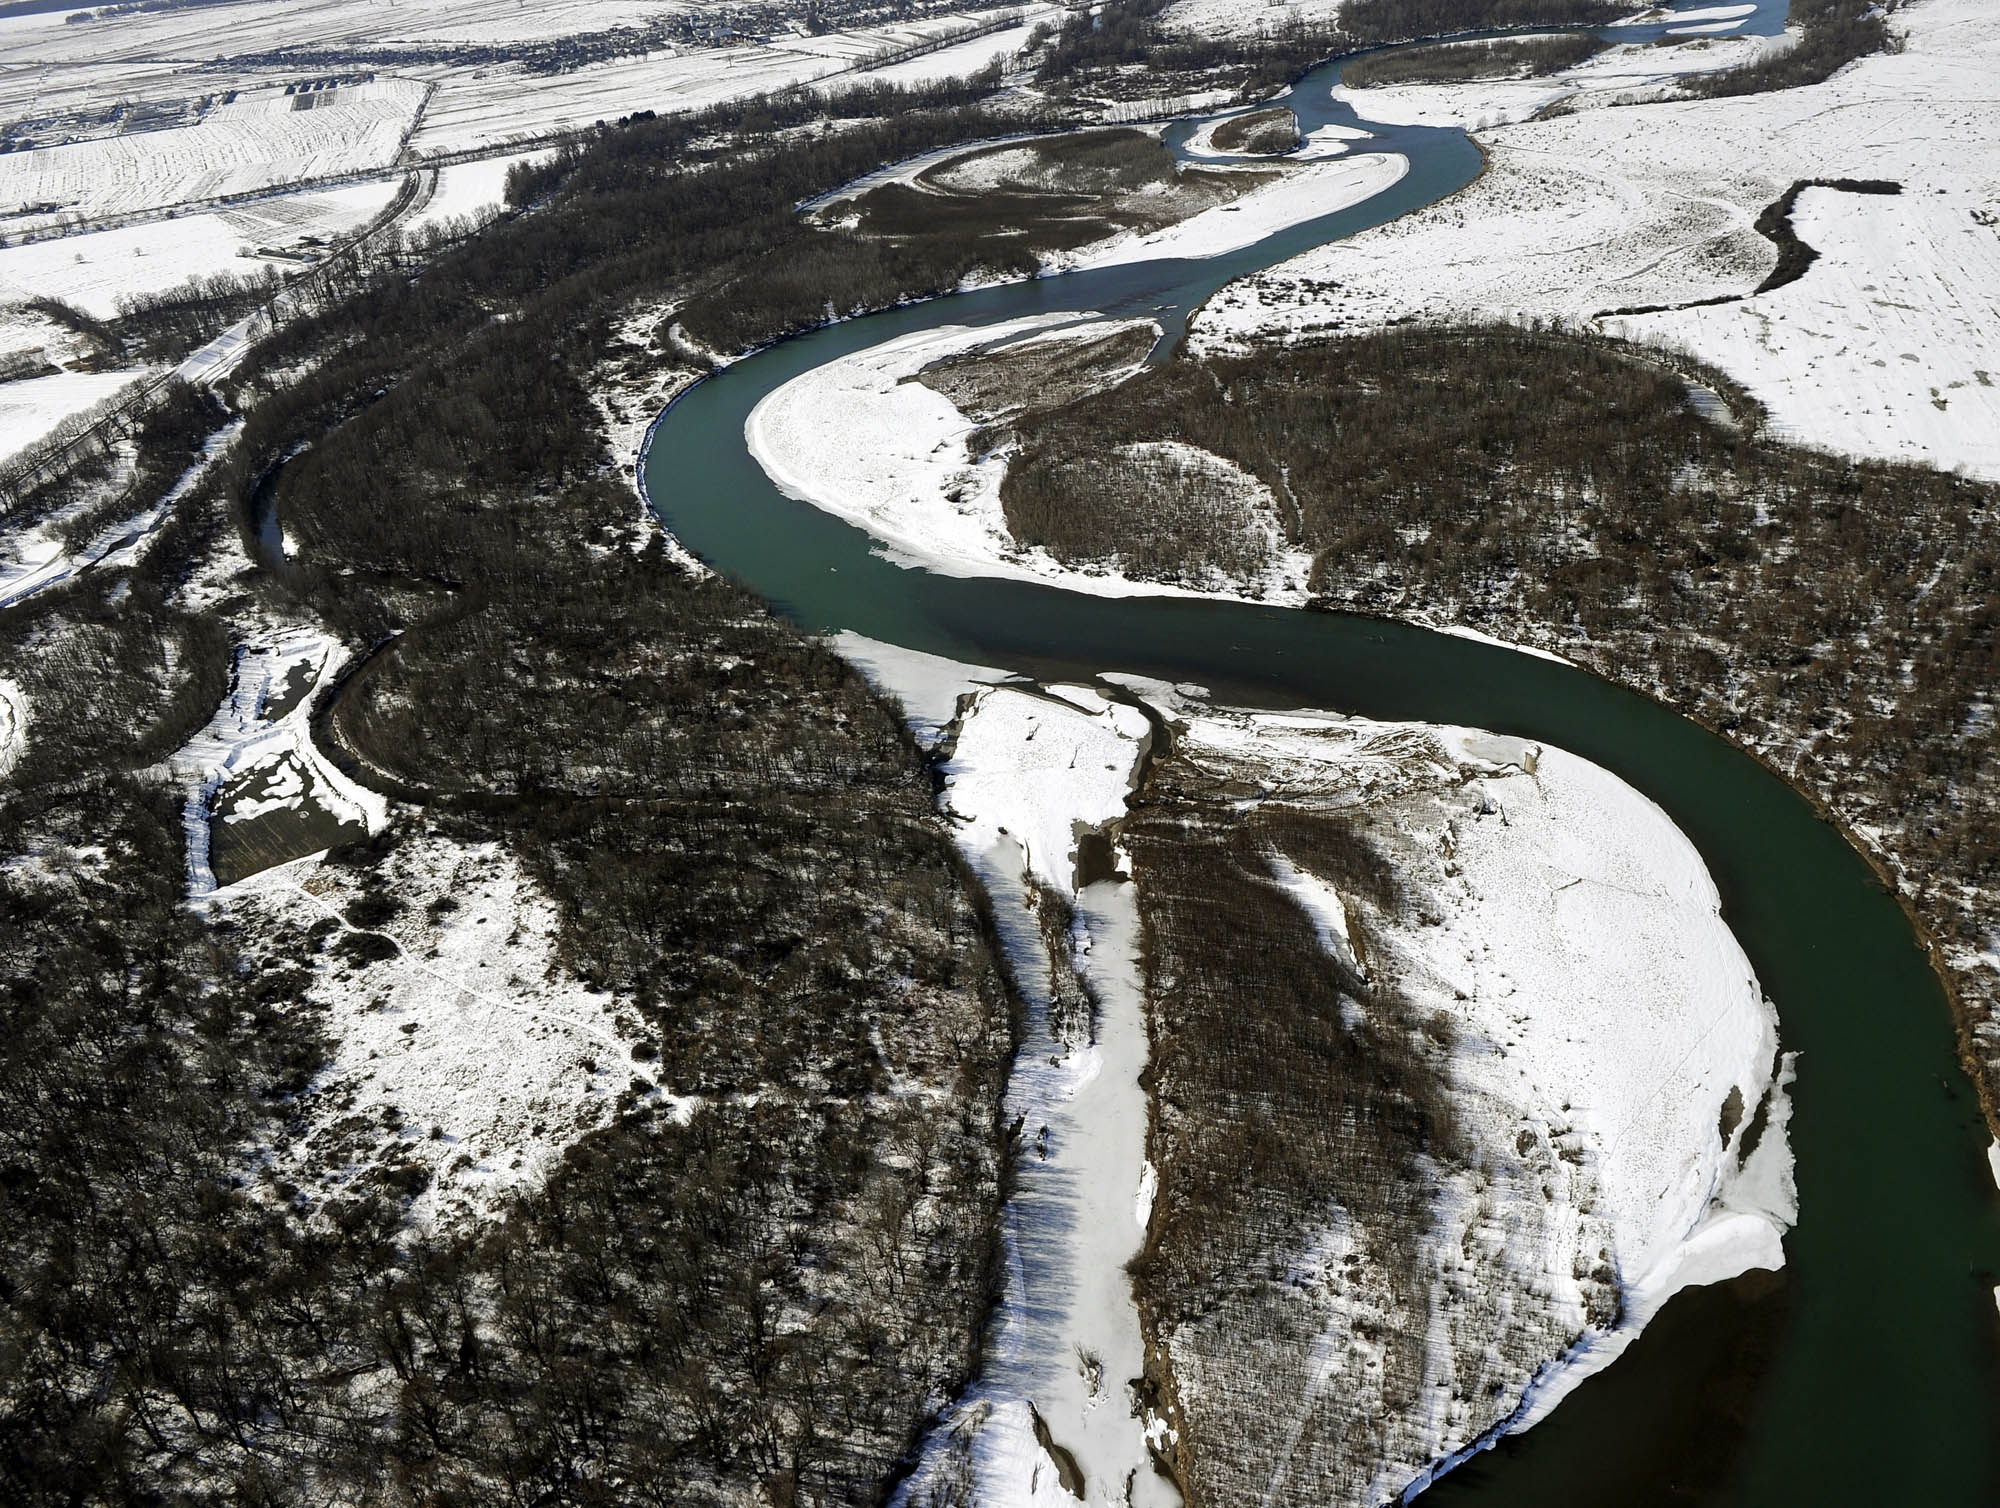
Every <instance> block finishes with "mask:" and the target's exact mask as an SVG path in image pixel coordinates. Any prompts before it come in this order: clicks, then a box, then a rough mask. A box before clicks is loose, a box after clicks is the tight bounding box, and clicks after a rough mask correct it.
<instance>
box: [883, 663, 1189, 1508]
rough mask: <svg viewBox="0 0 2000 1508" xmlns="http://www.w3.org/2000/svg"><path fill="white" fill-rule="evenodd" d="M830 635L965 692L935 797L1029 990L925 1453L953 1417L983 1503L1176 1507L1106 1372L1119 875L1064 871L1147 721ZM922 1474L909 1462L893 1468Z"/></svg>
mask: <svg viewBox="0 0 2000 1508" xmlns="http://www.w3.org/2000/svg"><path fill="white" fill-rule="evenodd" d="M847 647H852V648H859V649H861V651H862V652H863V654H864V655H868V656H869V658H867V659H866V660H865V661H864V664H865V666H866V668H867V669H868V671H869V673H870V676H871V679H874V680H876V682H877V684H878V685H882V686H883V687H884V688H885V689H887V690H889V691H891V692H892V693H893V694H898V695H899V696H901V697H903V698H904V699H905V700H906V701H907V702H908V703H909V704H912V705H916V706H926V705H928V706H930V707H931V708H932V710H933V712H935V711H936V710H937V703H938V701H939V699H940V693H941V692H942V691H944V689H945V688H947V687H949V688H950V693H949V694H950V696H951V698H952V700H953V701H954V702H955V701H956V698H957V697H958V695H959V694H961V693H963V694H964V695H965V697H966V699H967V700H966V704H965V706H964V708H963V710H962V711H961V712H960V713H959V714H958V717H957V720H956V722H955V724H954V725H953V727H952V735H953V737H954V743H953V747H952V753H951V758H950V761H949V763H948V764H947V765H946V788H945V793H944V796H943V798H942V799H943V803H944V806H945V809H946V811H947V814H948V815H949V816H950V817H951V818H952V819H953V821H954V824H955V826H956V838H957V842H958V845H959V848H960V850H961V852H963V853H964V854H965V856H966V858H967V860H968V861H969V862H970V863H971V864H972V865H973V867H974V868H975V869H976V870H977V871H978V873H979V875H980V877H981V879H982V881H983V882H984V883H985V885H986V888H987V891H988V893H989V895H990V896H991V897H992V900H993V904H994V908H995V915H996V924H997V926H998V929H999V931H1000V935H1001V939H1002V943H1003V946H1004V947H1005V948H1006V950H1007V954H1008V958H1009V961H1010V963H1011V965H1012V967H1013V970H1014V973H1015V976H1016V978H1017V979H1018V980H1019V981H1020V983H1021V986H1022V992H1023V994H1024V995H1025V996H1026V998H1027V1002H1028V1005H1029V1019H1028V1029H1027V1035H1026V1038H1025V1040H1024V1042H1023V1044H1022V1049H1021V1052H1020V1054H1019V1056H1018V1058H1017V1060H1016V1063H1015V1068H1014V1072H1013V1074H1012V1076H1011V1077H1010V1080H1009V1084H1008V1094H1007V1109H1006V1113H1007V1115H1008V1117H1009V1119H1010V1120H1011V1119H1013V1118H1015V1117H1019V1118H1020V1125H1021V1132H1020V1144H1019V1146H1018V1148H1017V1149H1016V1157H1015V1179H1016V1182H1015V1190H1014V1194H1013V1197H1012V1199H1011V1200H1010V1202H1009V1204H1008V1209H1007V1216H1006V1227H1005V1240H1006V1250H1007V1263H1008V1268H1007V1284H1006V1289H1005V1295H1004V1298H1003V1301H1002V1308H1001V1312H1000V1316H999V1319H998V1321H997V1323H996V1325H995V1329H994V1334H993V1336H992V1338H991V1339H990V1340H989V1342H988V1346H987V1351H986V1360H985V1368H984V1371H983V1373H982V1375H981V1376H980V1378H979V1380H978V1381H977V1382H976V1383H975V1384H974V1385H973V1386H972V1387H971V1388H970V1389H969V1390H968V1391H967V1393H966V1395H965V1396H964V1397H963V1398H962V1399H961V1400H960V1401H959V1403H958V1405H957V1407H956V1408H955V1409H954V1410H953V1413H952V1415H951V1418H950V1420H949V1421H948V1422H947V1424H946V1425H945V1426H944V1427H942V1428H941V1429H940V1430H939V1431H938V1432H937V1434H936V1436H935V1437H934V1439H933V1441H932V1448H931V1452H930V1459H929V1465H930V1466H931V1467H934V1466H935V1463H936V1459H937V1457H938V1456H939V1455H940V1454H941V1453H943V1452H945V1451H947V1450H948V1449H949V1448H950V1445H951V1443H952V1442H953V1441H954V1440H955V1439H964V1438H967V1437H969V1438H970V1454H971V1462H972V1468H973V1472H974V1475H975V1480H976V1482H977V1501H978V1502H980V1503H981V1504H982V1505H989V1508H1026V1505H1042V1508H1061V1505H1062V1504H1064V1503H1065V1502H1068V1503H1074V1502H1075V1501H1076V1500H1077V1498H1078V1497H1081V1498H1083V1500H1084V1501H1086V1502H1088V1503H1091V1504H1103V1505H1122V1504H1126V1503H1131V1504H1133V1505H1136V1508H1178V1504H1179V1501H1180V1500H1179V1495H1178V1494H1177V1493H1175V1492H1174V1491H1173V1489H1172V1487H1171V1486H1170V1485H1169V1484H1167V1483H1166V1482H1165V1480H1164V1479H1163V1478H1160V1477H1159V1476H1157V1475H1156V1474H1155V1472H1154V1471H1153V1468H1152V1460H1151V1457H1150V1455H1149V1453H1148V1447H1147V1433H1146V1431H1147V1427H1148V1423H1149V1421H1148V1420H1146V1419H1145V1418H1143V1417H1142V1416H1141V1411H1140V1410H1139V1408H1138V1406H1137V1401H1136V1399H1135V1398H1134V1397H1133V1396H1132V1393H1131V1390H1130V1389H1129V1388H1128V1387H1127V1385H1126V1383H1127V1380H1128V1379H1130V1378H1135V1377H1138V1376H1139V1375H1140V1373H1141V1371H1142V1370H1143V1365H1144V1348H1143V1341H1142V1337H1141V1333H1140V1327H1139V1316H1138V1311H1137V1308H1136V1307H1135V1304H1134V1301H1133V1295H1132V1286H1131V1280H1130V1278H1129V1277H1128V1276H1127V1274H1126V1271H1125V1264H1126V1263H1127V1262H1128V1261H1129V1260H1131V1258H1132V1257H1134V1256H1136V1255H1137V1254H1138V1251H1139V1247H1140V1244H1141V1242H1142V1241H1143V1240H1144V1237H1145V1229H1146V1220H1147V1217H1148V1214H1149V1213H1150V1209H1149V1205H1150V1201H1149V1198H1148V1196H1147V1194H1146V1189H1147V1169H1146V1163H1145V1156H1146V1114H1147V1112H1146V1094H1145V1091H1144V1090H1143V1089H1142V1088H1141V1087H1140V1084H1139V1076H1140V1073H1141V1072H1142V1071H1143V1070H1144V1068H1145V1065H1146V1058H1147V1052H1148V1049H1147V1039H1146V1010H1145V994H1144V987H1143V984H1142V981H1141V977H1140V964H1139V918H1138V910H1137V906H1136V903H1135V899H1134V897H1133V894H1132V887H1131V885H1130V883H1129V882H1126V881H1122V880H1115V879H1114V880H1101V881H1098V882H1096V883H1093V884H1089V885H1079V884H1078V876H1077V849H1078V837H1079V834H1080V833H1082V832H1084V831H1086V830H1100V829H1105V828H1107V827H1108V826H1109V825H1110V824H1115V823H1116V822H1117V821H1118V820H1119V819H1120V818H1122V817H1123V815H1124V812H1125V800H1126V796H1127V795H1128V794H1129V792H1130V791H1131V789H1132V787H1133V781H1134V779H1135V778H1136V775H1137V771H1138V767H1139V763H1140V761H1141V759H1142V758H1143V756H1144V753H1145V751H1146V749H1147V747H1148V745H1149V743H1150V740H1151V728H1150V726H1149V724H1148V723H1147V721H1146V718H1145V717H1144V715H1143V714H1142V713H1141V712H1139V711H1138V710H1137V709H1136V708H1134V707H1131V706H1127V705H1123V704H1121V703H1118V702H1114V701H1112V700H1110V699H1109V698H1107V697H1106V696H1104V695H1103V694H1102V693H1101V692H1099V691H1097V690H1095V689H1093V688H1090V687H1084V686H1056V687H1051V688H1049V690H1048V692H1046V693H1043V692H1040V691H1036V690H1033V689H1029V688H1021V687H1006V686H992V685H981V684H980V683H981V682H982V681H989V682H990V681H992V680H994V679H996V678H998V674H999V673H998V672H994V671H980V670H978V669H976V668H974V667H966V666H958V665H954V664H952V663H951V662H948V661H941V660H937V659H935V658H933V657H931V656H926V655H920V654H915V653H913V652H910V651H899V650H888V651H887V654H886V656H884V655H883V654H882V653H881V651H883V650H885V649H886V646H867V645H865V644H854V645H847V646H844V648H847ZM961 675H963V676H964V677H965V678H964V679H963V680H958V677H960V676H961ZM954 683H956V684H954ZM923 725H924V723H923V721H922V720H920V721H919V723H918V726H919V727H922V726H923ZM1047 893H1053V894H1054V895H1056V896H1060V897H1063V898H1066V899H1068V900H1070V901H1071V902H1072V903H1073V904H1074V905H1075V908H1076V916H1075V920H1074V922H1073V923H1072V924H1071V926H1070V928H1069V929H1068V932H1067V935H1066V937H1065V938H1064V941H1063V944H1062V945H1061V946H1062V947H1063V949H1064V951H1065V952H1066V953H1067V955H1068V956H1061V955H1060V954H1057V953H1054V952H1052V950H1051V946H1050V942H1049V931H1048V928H1049V924H1048V923H1047V921H1046V920H1045V919H1044V918H1043V916H1042V915H1041V912H1042V911H1043V909H1044V908H1045V907H1046V906H1048V905H1049V904H1051V903H1050V902H1049V901H1048V900H1047V899H1045V895H1046V894H1047ZM1058 930H1060V929H1058ZM1070 970H1073V971H1074V972H1075V974H1076V975H1077V976H1078V977H1080V978H1082V979H1086V980H1088V982H1089V984H1090V986H1091V987H1092V988H1093V990H1094V991H1095V992H1096V996H1097V1003H1098V1010H1097V1012H1096V1015H1095V1019H1094V1022H1092V1024H1091V1025H1090V1027H1089V1028H1086V1029H1079V1028H1078V1027H1076V1026H1074V1025H1070V1026H1065V1025H1064V1024H1063V1023H1062V1022H1061V1021H1060V1020H1059V1019H1057V1017H1056V1015H1055V1013H1054V1011H1053V1010H1052V1003H1053V997H1054V995H1055V993H1056V984H1055V980H1056V977H1057V975H1058V973H1059V972H1061V971H1070ZM1069 988H1070V991H1071V993H1072V994H1073V993H1074V990H1075V985H1074V983H1072V984H1071V985H1070V986H1069ZM1038 1422H1039V1424H1040V1427H1041V1429H1042V1430H1044V1431H1046V1434H1047V1437H1048V1438H1049V1440H1051V1441H1052V1442H1053V1443H1054V1444H1055V1445H1056V1446H1058V1447H1060V1448H1061V1449H1062V1450H1064V1451H1066V1452H1068V1453H1069V1455H1070V1457H1071V1458H1072V1459H1073V1461H1074V1463H1075V1465H1076V1466H1077V1467H1078V1468H1079V1469H1080V1471H1081V1474H1082V1482H1081V1483H1080V1484H1072V1485H1070V1486H1066V1485H1065V1483H1064V1481H1063V1478H1062V1475H1061V1473H1060V1471H1059V1469H1058V1466H1057V1463H1056V1459H1055V1457H1054V1456H1052V1455H1051V1453H1049V1452H1048V1451H1045V1450H1044V1449H1043V1448H1042V1445H1041V1443H1040V1441H1039V1440H1038V1438H1037V1423H1038ZM926 1480H927V1476H926V1472H925V1471H924V1470H920V1471H919V1473H918V1474H917V1477H916V1478H915V1479H914V1481H913V1484H912V1485H913V1487H917V1488H921V1487H922V1486H923V1485H924V1484H925V1482H926Z"/></svg>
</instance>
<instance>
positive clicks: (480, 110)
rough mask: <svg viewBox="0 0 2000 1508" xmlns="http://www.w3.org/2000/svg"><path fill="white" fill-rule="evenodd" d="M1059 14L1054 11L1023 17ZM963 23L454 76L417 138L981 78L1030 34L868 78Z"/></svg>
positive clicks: (510, 136) (448, 143)
mask: <svg viewBox="0 0 2000 1508" xmlns="http://www.w3.org/2000/svg"><path fill="white" fill-rule="evenodd" d="M1023 9H1024V11H1025V12H1026V13H1027V14H1028V15H1029V16H1030V18H1032V17H1033V16H1035V15H1040V14H1047V15H1054V14H1057V8H1056V7H1053V6H1046V5H1043V6H1028V7H1024V8H1023ZM965 26H966V19H965V18H964V17H962V16H945V17H935V18H930V19H926V20H922V21H912V22H908V23H905V24H902V25H897V26H885V27H871V28H869V29H867V30H865V31H851V32H831V33H828V34H826V35H825V36H820V37H803V36H795V37H783V38H778V39H775V40H774V41H772V42H771V43H770V44H769V45H758V46H743V47H721V48H704V49H701V50H699V51H692V52H687V53H674V52H671V51H667V52H660V53H654V54H650V55H648V56H646V57H635V58H621V59H617V60H614V61H612V62H607V63H597V64H592V65H591V66H589V67H585V68H578V69H576V70H574V71H573V72H569V73H561V74H531V73H529V72H527V71H526V70H525V69H524V68H522V67H521V66H520V65H518V64H513V63H501V64H494V65H491V66H488V67H482V68H461V69H453V70H450V71H449V72H443V73H440V74H438V75H437V77H436V83H437V92H436V94H435V96H434V97H433V98H432V100H431V102H430V104H429V105H428V107H427V108H426V109H425V111H424V119H423V123H422V125H421V126H420V127H419V128H418V130H417V132H416V134H415V136H414V137H412V139H411V148H412V150H413V151H415V152H416V153H417V154H419V155H420V156H423V155H430V154H433V153H438V152H454V151H465V150H468V149H479V148H486V147H491V146H498V145H504V144H506V143H508V142H513V141H520V140H524V139H527V138H531V137H537V136H543V135H546V134H548V133H549V132H551V131H558V130H569V129H574V128H576V127H579V126H587V125H590V124H592V123H593V122H595V121H600V120H615V119H617V118H618V117H619V116H622V115H630V114H633V113H635V112H637V111H641V110H657V111H660V112H662V113H665V112H669V111H688V110H699V109H703V108H705V107H707V106H710V105H714V104H719V103H721V102H723V101H725V100H731V99H740V98H742V97H744V96H746V95H751V94H759V93H764V92H767V91H770V90H774V89H782V88H785V87H787V86H788V85H792V84H809V83H814V82H818V81H837V82H839V83H849V82H864V81H868V80H874V79H883V78H886V79H890V80H892V81H894V82H899V83H904V84H908V83H915V82H919V81H921V80H924V79H931V78H940V77H944V76H946V75H949V74H963V73H969V72H974V71H976V70H977V69H979V68H981V67H983V66H985V64H986V63H988V62H990V61H991V60H992V59H993V58H994V57H995V56H996V55H1000V54H1003V53H1006V52H1008V51H1010V50H1012V49H1017V48H1018V47H1019V46H1020V44H1021V42H1022V41H1025V40H1026V37H1025V34H1023V35H1022V36H1021V37H1020V38H1018V39H1016V40H1011V42H1010V38H1012V37H1013V33H1011V32H999V33H995V34H993V35H991V36H988V37H982V38H978V39H975V40H973V41H970V42H966V43H962V44H959V45H957V46H954V47H949V48H944V49H940V50H939V51H937V52H934V53H928V54H924V55H922V56H919V57H916V58H912V59H910V60H908V62H906V63H902V64H896V65H893V66H892V67H890V68H888V69H881V70H875V71H863V70H865V69H866V66H867V64H868V63H869V62H870V60H872V59H873V58H875V57H877V56H879V55H881V54H882V53H883V52H884V50H885V49H890V48H895V47H899V46H907V45H910V44H913V43H919V42H924V41H927V40H930V39H933V38H937V37H940V36H949V35H951V34H952V33H953V32H957V31H962V30H964V29H965Z"/></svg>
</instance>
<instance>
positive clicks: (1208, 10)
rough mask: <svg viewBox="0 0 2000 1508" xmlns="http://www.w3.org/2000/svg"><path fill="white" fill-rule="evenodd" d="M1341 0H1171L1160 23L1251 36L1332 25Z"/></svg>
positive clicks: (1195, 32)
mask: <svg viewBox="0 0 2000 1508" xmlns="http://www.w3.org/2000/svg"><path fill="white" fill-rule="evenodd" d="M1340 6H1341V0H1276V3H1273V0H1174V3H1173V4H1172V5H1170V6H1168V7H1167V9H1166V11H1165V12H1164V13H1163V14H1162V15H1161V17H1160V21H1161V24H1163V25H1164V26H1166V27H1167V28H1169V29H1170V30H1172V31H1179V32H1185V33H1187V34H1189V35H1191V36H1196V37H1202V38H1208V37H1254V36H1258V35H1261V34H1262V33H1265V32H1271V31H1276V30H1278V29H1279V28H1281V27H1285V26H1296V25H1300V24H1306V25H1313V26H1331V25H1332V24H1333V23H1334V22H1335V21H1337V20H1339V19H1340Z"/></svg>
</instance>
